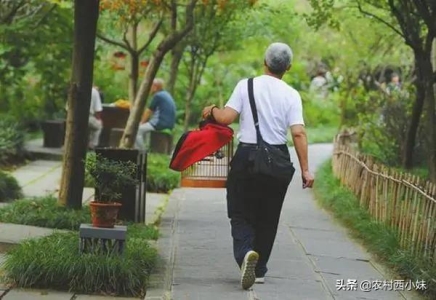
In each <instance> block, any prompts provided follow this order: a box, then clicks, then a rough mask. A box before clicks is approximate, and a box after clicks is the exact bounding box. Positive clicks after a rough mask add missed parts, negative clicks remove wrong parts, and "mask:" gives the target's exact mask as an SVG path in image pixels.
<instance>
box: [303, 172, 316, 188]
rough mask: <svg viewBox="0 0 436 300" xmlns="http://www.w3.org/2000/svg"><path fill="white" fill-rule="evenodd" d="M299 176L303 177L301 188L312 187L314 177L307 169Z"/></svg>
mask: <svg viewBox="0 0 436 300" xmlns="http://www.w3.org/2000/svg"><path fill="white" fill-rule="evenodd" d="M301 177H302V179H303V189H305V188H312V186H313V183H314V181H315V178H314V177H313V175H312V174H310V172H309V171H304V172H303V174H302V175H301Z"/></svg>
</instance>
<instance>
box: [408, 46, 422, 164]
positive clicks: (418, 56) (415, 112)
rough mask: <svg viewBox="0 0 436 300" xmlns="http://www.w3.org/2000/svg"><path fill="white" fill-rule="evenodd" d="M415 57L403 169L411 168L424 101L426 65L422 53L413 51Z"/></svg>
mask: <svg viewBox="0 0 436 300" xmlns="http://www.w3.org/2000/svg"><path fill="white" fill-rule="evenodd" d="M414 55H415V70H416V80H415V82H414V84H415V88H416V100H415V102H414V103H413V109H412V115H411V117H410V123H409V126H408V129H407V134H406V140H405V143H404V147H403V157H402V166H403V168H405V169H409V170H410V169H412V168H413V152H414V149H415V143H416V134H417V132H418V128H419V122H420V120H421V115H422V109H423V107H424V101H425V94H426V92H425V79H424V78H425V75H424V72H425V71H424V70H425V68H426V66H425V64H426V63H428V62H427V61H426V60H425V59H424V60H423V56H422V52H420V51H414Z"/></svg>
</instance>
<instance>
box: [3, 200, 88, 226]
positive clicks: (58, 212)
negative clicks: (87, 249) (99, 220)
mask: <svg viewBox="0 0 436 300" xmlns="http://www.w3.org/2000/svg"><path fill="white" fill-rule="evenodd" d="M0 222H4V223H14V224H23V225H32V226H39V227H48V228H56V229H70V230H79V227H80V224H81V223H90V222H91V213H90V211H89V206H84V207H83V208H82V209H81V210H74V209H69V208H66V207H64V206H59V205H58V204H57V199H56V198H54V197H52V196H49V197H42V198H32V199H22V200H17V201H14V202H13V203H11V204H9V205H7V206H5V207H2V208H0Z"/></svg>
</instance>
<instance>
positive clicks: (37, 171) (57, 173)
mask: <svg viewBox="0 0 436 300" xmlns="http://www.w3.org/2000/svg"><path fill="white" fill-rule="evenodd" d="M61 174H62V163H61V162H56V161H46V160H36V161H32V162H30V163H29V164H27V165H25V166H23V167H21V168H19V169H17V170H15V171H14V172H12V173H11V175H12V176H14V177H15V179H17V181H18V183H19V184H20V185H21V187H22V188H23V194H24V196H26V197H40V196H46V195H53V194H54V193H56V192H57V191H58V190H59V184H60V178H61Z"/></svg>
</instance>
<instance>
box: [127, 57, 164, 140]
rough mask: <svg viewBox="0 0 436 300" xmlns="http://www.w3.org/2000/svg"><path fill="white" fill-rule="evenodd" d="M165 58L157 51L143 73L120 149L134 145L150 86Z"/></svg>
mask: <svg viewBox="0 0 436 300" xmlns="http://www.w3.org/2000/svg"><path fill="white" fill-rule="evenodd" d="M164 57H165V52H163V51H162V50H157V51H156V52H155V53H154V54H153V56H152V58H151V60H150V63H149V65H148V67H147V71H146V73H145V78H144V80H143V81H142V83H141V86H140V87H139V90H138V93H137V95H136V99H135V103H134V104H133V106H132V107H131V109H130V115H129V119H128V120H127V124H126V129H125V130H124V134H123V137H122V138H121V141H120V148H132V147H133V145H134V144H135V139H136V134H137V132H138V126H139V122H140V121H141V116H142V114H143V112H144V108H145V105H146V102H147V101H146V100H147V98H148V95H149V93H150V89H151V85H152V83H153V79H154V78H155V77H156V74H157V71H158V70H159V67H160V65H161V63H162V61H163V58H164Z"/></svg>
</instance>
